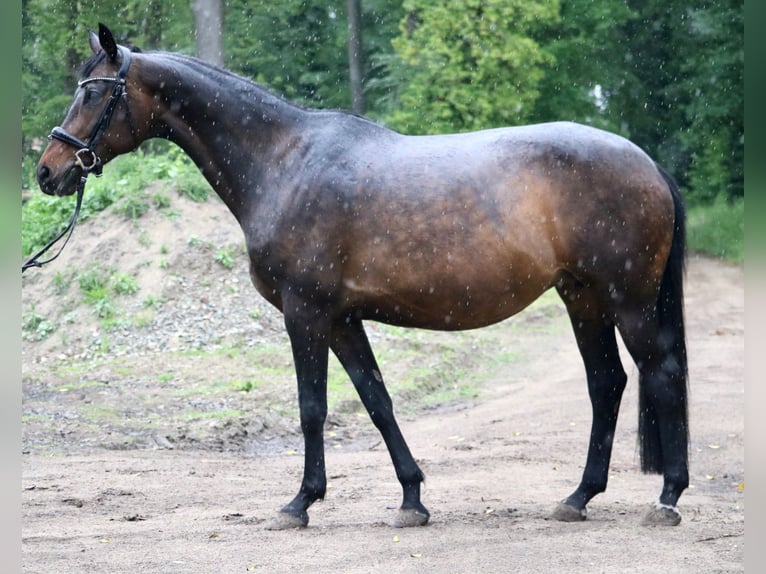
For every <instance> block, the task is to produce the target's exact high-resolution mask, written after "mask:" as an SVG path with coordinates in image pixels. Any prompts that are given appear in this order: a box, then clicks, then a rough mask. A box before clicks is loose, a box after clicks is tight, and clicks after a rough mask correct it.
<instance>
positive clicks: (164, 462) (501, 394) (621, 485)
mask: <svg viewBox="0 0 766 574" xmlns="http://www.w3.org/2000/svg"><path fill="white" fill-rule="evenodd" d="M686 309H687V322H688V347H689V357H690V377H691V405H690V407H691V408H690V412H691V435H692V443H691V484H692V486H691V487H690V488H689V490H687V491H686V493H685V494H684V496H683V497H682V498H681V501H680V509H681V511H682V513H683V517H684V518H683V522H682V523H681V525H680V526H678V527H675V528H646V527H641V526H640V525H639V520H640V517H641V514H642V512H643V511H644V509H645V506H646V505H647V504H648V503H650V502H652V501H654V500H655V499H656V498H657V496H658V494H659V491H660V488H661V479H660V477H657V476H646V475H642V474H641V473H640V472H639V470H638V460H637V454H636V448H635V432H636V422H637V421H636V419H637V416H636V408H637V407H636V404H637V399H636V386H637V384H636V383H637V381H636V369H635V367H634V366H633V365H632V363H630V362H629V361H628V360H627V355H626V354H623V357H624V359H626V360H625V364H626V370H627V371H628V373H629V377H630V379H629V382H628V388H627V390H626V395H625V397H624V399H623V403H622V412H621V418H620V421H619V424H618V428H617V433H616V439H615V445H614V454H613V460H612V466H611V474H610V482H609V488H608V490H607V492H606V493H604V494H602V495H599V496H598V497H596V498H595V499H594V500H593V501H592V502H591V504H590V505H589V516H588V520H587V521H585V522H583V523H578V524H563V523H559V522H556V521H553V520H549V518H548V515H549V513H550V511H551V510H552V508H553V506H554V505H555V503H556V501H557V500H559V499H560V498H562V497H563V496H565V495H567V494H568V493H569V492H570V491H571V490H572V489H573V488H574V486H576V484H577V482H578V480H579V478H580V474H581V472H582V466H583V463H584V459H585V449H586V446H587V436H588V431H589V425H590V405H589V402H588V398H587V391H586V387H585V381H584V375H583V370H582V366H581V362H580V359H579V356H578V354H577V351H576V348H575V345H574V340H573V337H572V335H571V333H570V332H569V330H568V329H567V330H555V332H545V331H543V332H540V333H532V334H530V335H529V336H526V337H525V340H524V341H519V340H516V339H515V336H513V337H512V336H511V335H507V344H508V345H509V346H521V347H523V348H524V349H525V352H527V353H528V354H531V360H527V361H524V362H523V364H521V365H520V366H518V367H514V368H512V369H510V368H508V367H507V366H504V367H501V368H499V369H498V371H497V372H496V373H494V374H493V376H492V377H491V379H490V380H489V381H488V382H487V383H486V384H485V385H484V389H485V393H484V394H483V395H482V396H483V398H482V400H481V401H480V402H479V403H478V404H472V405H467V406H465V407H464V408H459V409H454V410H451V411H436V412H433V413H426V414H420V415H418V416H409V417H400V418H401V421H400V422H401V426H402V428H403V432H404V434H405V436H406V437H407V439H408V442H409V445H410V447H411V449H412V451H413V453H414V454H415V456H416V458H417V459H418V461H419V463H420V464H421V466H422V468H423V470H424V472H425V473H426V476H427V483H426V486H425V488H424V491H423V501H424V503H425V504H426V506H427V507H428V508H429V509H430V511H431V513H432V516H431V523H430V524H429V525H428V526H427V527H424V528H418V529H405V530H394V529H392V528H390V527H388V526H387V525H386V522H387V520H388V519H389V518H390V517H391V516H392V515H393V513H394V511H395V507H396V506H397V504H398V502H399V497H400V488H399V485H398V483H397V482H396V479H395V477H394V475H393V470H392V466H391V463H390V460H389V458H388V454H387V453H386V451H385V449H384V448H383V446H382V445H381V444H380V443H379V441H378V439H377V438H376V437H375V436H374V435H372V434H370V433H362V434H360V438H358V439H357V440H356V441H354V442H353V443H350V444H347V445H344V446H343V447H342V448H328V453H327V469H328V477H329V481H330V488H329V490H328V494H327V497H326V499H325V500H324V501H322V502H319V503H317V504H315V505H314V506H313V507H312V508H311V509H310V516H311V523H310V525H309V527H308V528H306V529H303V530H299V531H286V532H269V531H264V530H263V528H262V523H263V522H264V521H266V520H267V519H268V518H270V517H271V515H272V513H273V512H274V511H275V510H277V509H278V508H279V507H280V506H281V505H282V504H283V503H285V502H286V501H288V500H289V499H290V498H291V497H292V495H293V494H294V491H295V490H296V489H297V486H298V484H299V481H300V475H301V465H302V457H300V456H296V455H289V454H274V455H271V456H248V457H245V456H242V455H235V454H225V453H224V454H218V453H211V452H200V451H194V450H173V451H170V450H160V449H158V450H131V451H118V450H102V449H98V448H92V447H91V448H89V449H83V451H82V453H81V454H79V453H74V454H67V455H61V456H42V455H40V454H26V455H24V457H23V476H22V485H21V488H22V504H23V529H22V545H23V557H22V560H23V571H24V572H29V573H40V574H43V573H44V574H55V573H67V574H71V573H88V572H98V573H104V572H109V573H112V574H118V573H131V574H133V573H136V572H151V573H166V572H167V573H174V572H178V573H185V574H197V573H200V574H201V573H205V574H209V573H229V572H232V573H235V572H269V573H279V572H321V573H330V572H332V573H338V572H386V573H407V572H418V573H422V572H438V573H447V572H540V571H550V572H574V573H576V572H588V573H597V572H642V573H644V572H646V573H649V572H662V573H663V574H668V573H674V572H679V573H680V572H695V573H696V572H711V573H712V572H742V571H744V527H745V526H744V507H745V504H744V498H745V495H744V387H745V378H744V377H745V376H744V271H743V269H742V267H737V266H730V265H727V264H723V263H720V262H717V261H712V260H709V259H703V258H696V257H692V258H691V259H690V261H689V266H688V273H687V303H686ZM498 333H499V334H498V336H500V337H504V336H506V335H503V332H502V330H500V331H498ZM360 424H361V423H360ZM365 424H369V423H365Z"/></svg>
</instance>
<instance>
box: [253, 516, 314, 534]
mask: <svg viewBox="0 0 766 574" xmlns="http://www.w3.org/2000/svg"><path fill="white" fill-rule="evenodd" d="M308 524H309V515H308V513H307V512H303V513H302V514H301V515H300V516H295V515H294V514H290V513H289V512H278V513H277V515H276V516H275V517H274V518H272V519H271V520H269V521H268V522H267V523H266V524H265V525H264V527H263V529H264V530H292V529H295V528H306V526H308Z"/></svg>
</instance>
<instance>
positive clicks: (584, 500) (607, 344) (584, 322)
mask: <svg viewBox="0 0 766 574" xmlns="http://www.w3.org/2000/svg"><path fill="white" fill-rule="evenodd" d="M558 291H559V294H560V295H561V297H562V299H563V300H564V302H565V304H566V306H567V310H568V311H569V317H570V320H571V322H572V327H573V329H574V333H575V338H576V340H577V346H578V348H579V350H580V354H581V356H582V359H583V362H584V364H585V372H586V377H587V382H588V395H589V397H590V401H591V408H592V415H593V419H592V424H591V431H590V441H589V444H588V455H587V459H586V463H585V469H584V471H583V475H582V479H581V481H580V484H579V485H578V487H577V489H576V490H575V491H574V492H572V494H570V495H569V496H568V497H566V498H565V499H564V500H562V501H561V502H559V504H558V505H557V506H556V508H555V509H554V511H553V518H555V519H556V520H561V521H564V522H576V521H580V520H585V518H586V516H587V509H586V505H587V504H588V502H589V501H590V500H591V499H592V498H593V497H594V496H595V495H597V494H599V493H600V492H603V491H604V490H606V484H607V479H608V474H609V461H610V459H611V454H612V443H613V440H614V431H615V427H616V425H617V415H618V412H619V408H620V402H621V400H622V393H623V391H624V389H625V384H626V382H627V376H626V374H625V371H624V369H623V367H622V362H621V361H620V355H619V350H618V347H617V340H616V337H615V326H614V323H612V322H611V320H610V319H609V318H608V317H607V316H606V315H605V314H604V313H603V312H601V311H600V308H601V306H600V305H599V304H598V301H597V300H596V298H595V296H594V295H593V293H592V292H591V291H589V290H587V288H585V287H583V286H582V285H581V284H579V283H577V282H574V281H571V282H570V281H564V282H562V283H561V284H560V285H559V286H558Z"/></svg>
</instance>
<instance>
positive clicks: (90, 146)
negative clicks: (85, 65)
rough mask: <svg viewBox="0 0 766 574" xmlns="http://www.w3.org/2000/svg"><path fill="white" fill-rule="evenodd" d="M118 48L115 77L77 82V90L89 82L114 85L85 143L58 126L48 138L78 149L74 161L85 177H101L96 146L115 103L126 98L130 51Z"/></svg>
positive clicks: (101, 77) (94, 78) (110, 117)
mask: <svg viewBox="0 0 766 574" xmlns="http://www.w3.org/2000/svg"><path fill="white" fill-rule="evenodd" d="M119 48H120V53H121V54H122V64H121V65H120V70H119V71H118V72H117V75H116V76H114V77H103V76H94V77H92V78H85V79H83V80H80V81H79V82H77V87H78V88H81V87H82V86H84V85H85V84H88V83H90V82H112V83H113V84H114V87H113V88H112V95H111V96H109V101H108V102H107V103H106V107H104V110H103V111H102V112H101V117H100V118H99V119H98V121H97V122H96V123H95V125H94V126H93V129H91V130H90V134H89V135H88V140H87V143H86V142H85V141H83V140H81V139H80V138H78V137H77V136H74V135H72V134H70V133H69V132H68V131H66V130H65V129H64V128H62V127H60V126H56V127H55V128H53V129H52V130H51V133H50V135H49V136H48V139H57V140H59V141H62V142H64V143H67V144H69V145H71V146H74V147H76V148H78V150H77V151H76V152H74V155H75V161H76V162H77V165H79V166H80V168H81V169H82V171H83V175H84V176H86V177H87V175H88V174H89V173H90V172H91V171H92V172H93V173H94V174H96V176H100V175H101V171H102V169H103V166H102V164H101V158H99V157H98V156H97V155H96V151H95V148H96V144H97V143H98V140H99V139H100V138H101V135H102V134H103V133H104V130H106V128H107V126H108V125H109V122H110V121H111V120H112V114H114V109H115V108H116V107H117V102H119V101H120V98H125V97H127V92H126V91H125V76H127V75H128V68H130V50H128V49H127V48H124V47H123V46H119Z"/></svg>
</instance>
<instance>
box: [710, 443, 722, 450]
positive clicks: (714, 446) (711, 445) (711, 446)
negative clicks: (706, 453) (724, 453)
mask: <svg viewBox="0 0 766 574" xmlns="http://www.w3.org/2000/svg"><path fill="white" fill-rule="evenodd" d="M707 447H708V448H712V449H717V448H721V445H718V444H709V445H707Z"/></svg>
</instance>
